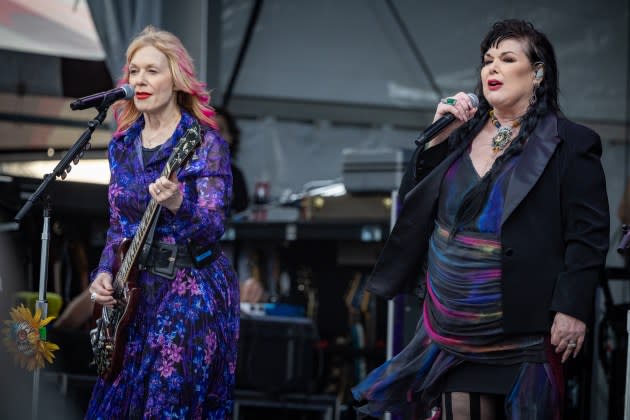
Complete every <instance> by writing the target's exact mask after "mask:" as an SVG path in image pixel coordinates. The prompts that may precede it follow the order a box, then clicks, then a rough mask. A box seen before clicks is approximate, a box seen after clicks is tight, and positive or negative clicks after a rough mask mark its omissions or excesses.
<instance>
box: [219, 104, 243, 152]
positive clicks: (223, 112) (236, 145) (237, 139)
mask: <svg viewBox="0 0 630 420" xmlns="http://www.w3.org/2000/svg"><path fill="white" fill-rule="evenodd" d="M214 112H215V113H216V114H217V115H220V116H222V117H223V119H224V120H225V125H226V129H227V130H228V131H229V132H230V134H231V136H232V141H231V142H230V155H231V156H232V159H236V155H237V154H238V151H239V149H240V146H241V130H240V128H238V125H237V124H236V119H235V118H234V116H233V115H232V114H231V113H230V112H229V111H228V110H227V109H225V108H223V107H220V106H216V107H214Z"/></svg>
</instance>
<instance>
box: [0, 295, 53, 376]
mask: <svg viewBox="0 0 630 420" xmlns="http://www.w3.org/2000/svg"><path fill="white" fill-rule="evenodd" d="M10 313H11V320H9V321H4V324H5V327H4V331H3V333H4V339H3V342H4V345H5V347H6V348H7V350H8V351H9V352H10V353H13V354H14V355H15V361H16V363H19V364H20V367H22V368H26V369H28V370H29V371H33V370H34V369H36V368H42V367H44V360H46V361H47V362H48V363H52V361H53V358H54V357H55V356H54V355H53V351H55V350H59V346H58V345H56V344H54V343H50V342H48V341H46V328H45V327H46V325H48V323H49V322H50V321H52V320H53V319H55V317H54V316H49V317H48V318H46V319H41V318H42V313H41V310H40V309H39V308H38V309H37V310H36V311H35V316H33V315H32V314H31V311H30V310H29V309H28V308H25V307H24V305H20V306H18V307H17V308H13V309H11V312H10Z"/></svg>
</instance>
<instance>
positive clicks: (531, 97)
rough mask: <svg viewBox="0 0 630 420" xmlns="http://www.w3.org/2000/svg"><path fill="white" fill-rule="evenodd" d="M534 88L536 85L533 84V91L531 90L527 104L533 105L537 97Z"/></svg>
mask: <svg viewBox="0 0 630 420" xmlns="http://www.w3.org/2000/svg"><path fill="white" fill-rule="evenodd" d="M536 89H538V86H534V91H533V92H532V96H530V97H529V106H534V104H535V103H536V101H537V100H538V98H537V97H536Z"/></svg>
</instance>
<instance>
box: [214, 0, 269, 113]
mask: <svg viewBox="0 0 630 420" xmlns="http://www.w3.org/2000/svg"><path fill="white" fill-rule="evenodd" d="M262 4H263V0H256V3H254V7H253V8H252V14H251V15H250V16H249V22H247V29H246V30H245V36H244V37H243V42H242V43H241V47H240V49H239V51H238V57H237V58H236V63H234V68H233V69H232V75H231V76H230V82H229V83H228V86H227V88H226V89H225V93H224V94H223V102H222V103H221V105H222V106H223V107H224V108H229V107H228V105H229V104H230V99H231V98H232V91H233V90H234V85H236V80H237V79H238V75H239V73H240V72H241V67H242V66H243V61H244V60H245V54H246V53H247V49H248V48H249V44H250V42H251V39H252V34H253V33H254V27H255V26H256V22H258V17H259V16H260V10H261V9H262Z"/></svg>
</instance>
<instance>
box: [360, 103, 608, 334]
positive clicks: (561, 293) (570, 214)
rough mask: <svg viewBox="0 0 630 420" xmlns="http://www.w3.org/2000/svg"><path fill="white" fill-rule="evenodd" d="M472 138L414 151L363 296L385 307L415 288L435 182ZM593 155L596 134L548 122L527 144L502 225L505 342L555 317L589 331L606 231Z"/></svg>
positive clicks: (544, 328)
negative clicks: (578, 322) (398, 204)
mask: <svg viewBox="0 0 630 420" xmlns="http://www.w3.org/2000/svg"><path fill="white" fill-rule="evenodd" d="M482 125H483V124H480V126H479V127H477V130H473V132H475V131H478V130H479V129H480V128H481V126H482ZM474 137H475V136H474V135H472V136H471V138H470V139H469V140H468V141H467V142H464V144H460V145H456V146H454V147H451V148H450V149H449V145H448V142H446V141H445V142H443V143H441V144H440V145H438V146H435V147H432V148H431V149H428V150H426V151H422V150H416V152H415V153H414V155H413V157H412V159H411V162H410V164H409V165H408V169H407V173H406V174H405V176H404V178H403V182H402V184H401V190H400V195H401V196H403V197H404V199H403V205H402V208H401V210H400V214H399V216H398V219H397V221H396V225H395V226H394V228H393V230H392V232H391V234H390V235H389V238H388V239H387V242H386V243H385V246H384V248H383V250H382V251H381V254H380V256H379V258H378V260H377V262H376V265H375V267H374V270H373V272H372V275H371V276H370V278H369V280H368V286H367V287H368V290H370V291H372V292H373V293H375V294H377V295H380V296H384V297H386V298H392V297H394V296H395V295H397V294H399V293H403V292H407V293H408V292H412V291H413V290H415V289H417V287H418V285H419V284H420V282H421V281H423V280H424V278H422V279H421V276H423V274H424V273H423V270H422V267H423V266H424V262H425V259H426V254H427V248H428V244H429V238H430V236H431V234H432V232H433V227H434V220H435V218H436V214H437V202H438V194H439V190H440V184H441V182H442V178H443V176H444V173H445V172H446V170H447V169H448V167H449V166H450V165H451V164H452V163H453V161H454V160H455V159H457V158H458V157H459V156H460V155H461V154H462V153H464V151H466V150H468V146H469V145H470V142H471V141H472V138H474ZM601 152H602V146H601V141H600V139H599V136H598V135H597V134H596V133H595V132H593V131H592V130H590V129H588V128H586V127H583V126H580V125H578V124H575V123H573V122H571V121H568V120H566V119H562V118H559V117H556V116H555V115H548V116H546V117H545V118H543V119H542V120H541V121H540V122H539V124H538V126H537V127H536V129H535V130H534V131H533V133H532V134H531V135H530V138H529V139H528V141H527V144H526V145H525V147H524V149H523V152H522V155H521V158H520V160H519V162H518V165H517V166H516V168H515V169H514V172H513V173H512V176H511V178H510V181H509V184H508V189H507V193H506V198H505V204H504V210H503V218H502V221H501V243H502V248H503V256H502V260H501V264H502V270H503V276H502V278H503V281H502V287H503V316H504V331H505V332H506V333H531V332H549V328H550V323H551V320H552V319H553V314H554V313H555V312H562V313H565V314H567V315H570V316H573V317H575V318H578V319H580V320H582V321H584V322H586V323H587V325H588V324H589V323H590V321H591V318H592V309H593V297H594V293H595V289H596V287H597V284H598V281H599V280H600V276H601V275H602V273H603V268H604V264H605V259H606V253H607V251H608V241H609V229H610V227H609V223H610V216H609V212H608V197H607V194H606V181H605V178H604V171H603V168H602V166H601V162H600V157H601Z"/></svg>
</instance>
